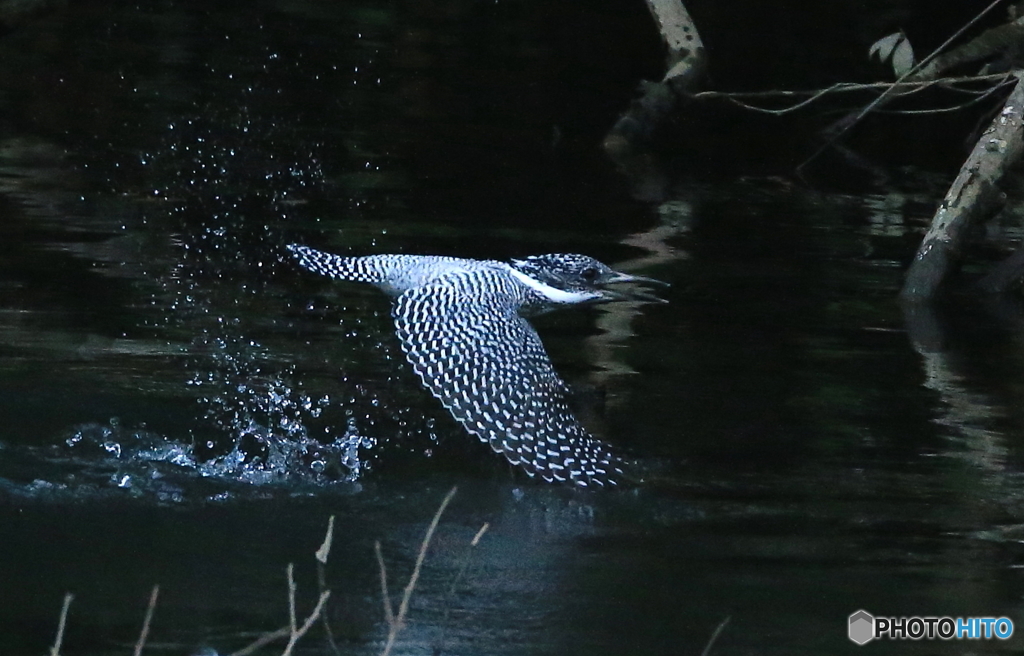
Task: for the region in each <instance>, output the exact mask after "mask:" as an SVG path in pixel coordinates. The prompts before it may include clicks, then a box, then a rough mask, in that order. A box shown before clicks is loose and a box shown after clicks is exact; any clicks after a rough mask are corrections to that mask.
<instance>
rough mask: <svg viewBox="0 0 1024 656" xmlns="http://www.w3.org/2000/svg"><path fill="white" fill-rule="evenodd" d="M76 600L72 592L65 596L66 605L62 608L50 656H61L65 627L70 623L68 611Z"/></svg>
mask: <svg viewBox="0 0 1024 656" xmlns="http://www.w3.org/2000/svg"><path fill="white" fill-rule="evenodd" d="M74 598H75V595H73V594H71V593H70V592H68V593H66V594H65V595H64V605H63V606H61V609H60V620H59V621H58V622H57V637H56V638H55V639H54V641H53V647H51V648H50V656H60V645H61V643H62V642H64V627H65V626H67V622H68V609H69V608H71V600H72V599H74Z"/></svg>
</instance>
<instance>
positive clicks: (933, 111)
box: [877, 75, 1013, 115]
mask: <svg viewBox="0 0 1024 656" xmlns="http://www.w3.org/2000/svg"><path fill="white" fill-rule="evenodd" d="M1008 77H1009V79H1013V76H1012V75H1011V76H1008ZM1003 86H1004V85H1002V84H997V85H996V86H994V87H992V88H991V89H989V90H988V91H986V92H985V93H982V94H978V95H977V96H975V97H974V98H971V99H970V100H968V101H966V102H962V103H959V104H957V105H952V106H950V107H935V108H933V109H879V110H877V111H878V113H879V114H903V115H908V114H944V113H946V112H958V111H960V110H961V109H964V108H965V107H970V106H971V105H974V104H977V103H979V102H981V101H982V100H985V99H986V98H988V97H989V96H991V95H992V94H993V93H995V92H996V91H998V90H999V89H1001V88H1003Z"/></svg>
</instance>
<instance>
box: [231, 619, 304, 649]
mask: <svg viewBox="0 0 1024 656" xmlns="http://www.w3.org/2000/svg"><path fill="white" fill-rule="evenodd" d="M290 635H291V628H290V627H287V626H282V627H281V628H280V629H277V630H275V631H269V632H267V633H264V634H263V635H261V636H260V637H258V638H256V639H255V640H254V641H253V642H252V643H251V644H249V645H246V646H245V647H242V648H241V649H239V650H238V651H233V652H231V653H230V654H228V656H249V654H252V653H254V652H255V651H257V650H258V649H261V648H263V647H265V646H266V645H269V644H270V643H272V642H274V641H275V640H279V639H281V638H287V637H288V636H290Z"/></svg>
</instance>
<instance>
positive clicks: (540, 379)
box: [394, 276, 621, 486]
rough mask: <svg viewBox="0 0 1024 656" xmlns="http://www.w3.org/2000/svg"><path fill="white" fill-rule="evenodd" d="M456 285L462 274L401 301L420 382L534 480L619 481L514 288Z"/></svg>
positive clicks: (400, 323) (404, 332)
mask: <svg viewBox="0 0 1024 656" xmlns="http://www.w3.org/2000/svg"><path fill="white" fill-rule="evenodd" d="M453 278H455V280H453ZM453 283H454V284H453ZM460 283H465V279H464V276H448V277H446V278H442V279H439V280H438V281H437V282H435V283H432V284H429V285H425V286H422V287H417V288H414V289H410V290H408V291H406V292H405V293H403V294H402V295H401V296H399V297H398V300H397V302H396V304H395V308H394V318H395V326H396V328H397V332H398V337H399V339H400V340H401V342H402V348H403V350H404V351H405V354H406V356H407V357H408V359H409V362H410V363H411V364H412V366H413V369H414V370H415V371H416V373H417V374H418V375H419V377H420V379H421V380H422V381H423V384H424V385H425V386H426V387H427V389H429V390H430V391H431V393H433V395H434V396H436V397H437V398H438V399H440V400H441V403H443V404H444V406H445V407H446V408H447V409H448V410H449V411H450V412H451V413H452V416H454V417H455V419H457V420H458V421H459V422H460V423H461V424H462V425H463V426H464V427H465V428H466V430H468V431H469V432H470V433H472V434H474V435H476V436H477V437H479V438H480V439H481V440H483V441H484V442H487V443H488V444H490V445H491V448H492V449H494V450H495V451H497V452H498V453H501V454H503V455H504V456H505V457H506V458H508V460H509V462H511V463H512V464H515V465H519V466H521V467H522V468H523V469H525V470H526V472H527V473H528V474H530V475H531V476H533V475H535V474H536V475H538V476H540V477H541V478H543V479H544V480H547V481H570V482H572V483H575V484H577V485H581V486H589V485H607V484H613V483H614V482H615V478H616V475H617V474H619V473H621V469H620V468H619V464H618V459H617V458H616V457H615V456H614V455H613V454H612V453H611V451H610V450H609V449H608V447H607V446H606V445H605V444H603V443H602V442H601V441H599V440H597V439H596V438H594V437H593V436H591V435H590V434H589V433H588V432H587V430H586V429H585V428H583V426H582V425H580V423H579V422H578V421H577V420H576V418H575V417H574V416H573V414H572V412H571V411H570V409H569V406H568V404H567V403H566V390H567V388H566V385H565V383H564V382H563V381H562V380H561V379H560V378H559V377H558V374H556V373H555V370H554V368H553V367H552V365H551V360H550V359H549V358H548V355H547V353H546V352H545V350H544V345H543V344H542V343H541V341H540V337H538V335H537V332H536V331H535V330H534V329H533V327H532V326H531V325H530V324H529V323H527V321H526V320H525V319H523V318H522V317H520V316H519V314H518V311H517V310H518V307H519V305H520V301H519V299H517V297H516V296H515V290H514V289H512V288H510V286H508V285H505V286H504V288H503V289H502V287H503V286H502V285H496V286H490V287H497V289H488V290H485V291H482V292H481V291H480V289H479V287H488V285H480V286H478V287H477V288H474V289H472V290H470V289H469V288H468V287H469V286H467V285H464V284H460Z"/></svg>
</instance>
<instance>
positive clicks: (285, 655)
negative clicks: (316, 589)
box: [281, 590, 331, 656]
mask: <svg viewBox="0 0 1024 656" xmlns="http://www.w3.org/2000/svg"><path fill="white" fill-rule="evenodd" d="M330 596H331V591H330V590H324V591H323V592H322V593H320V599H319V601H317V602H316V607H315V608H314V609H313V612H312V613H310V614H309V617H307V618H306V621H304V622H303V623H302V626H300V627H299V628H298V630H295V628H294V627H292V632H291V635H290V636H289V638H288V646H287V647H285V648H284V651H283V652H281V656H291V654H292V649H293V648H294V647H295V643H297V642H298V641H299V639H300V638H301V637H302V636H304V635H306V632H307V631H309V628H310V627H311V626H313V622H316V621H317V619H318V618H319V617H320V613H321V612H322V611H323V609H324V604H326V603H327V599H328V598H329V597H330Z"/></svg>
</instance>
